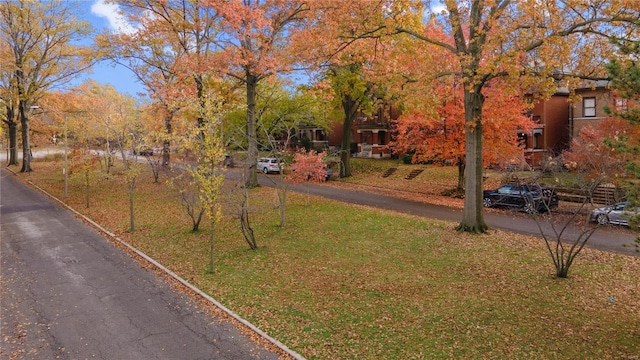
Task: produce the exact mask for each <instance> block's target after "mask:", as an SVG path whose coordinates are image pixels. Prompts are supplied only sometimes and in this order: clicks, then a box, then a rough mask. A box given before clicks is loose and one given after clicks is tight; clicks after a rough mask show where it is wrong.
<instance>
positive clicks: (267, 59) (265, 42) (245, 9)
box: [203, 0, 309, 187]
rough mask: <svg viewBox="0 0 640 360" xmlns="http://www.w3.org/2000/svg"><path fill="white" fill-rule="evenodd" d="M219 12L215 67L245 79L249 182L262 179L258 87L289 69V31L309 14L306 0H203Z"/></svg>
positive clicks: (291, 58) (292, 58)
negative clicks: (258, 172)
mask: <svg viewBox="0 0 640 360" xmlns="http://www.w3.org/2000/svg"><path fill="white" fill-rule="evenodd" d="M203 3H204V4H205V5H208V6H210V7H211V8H213V9H215V10H216V12H217V14H218V16H219V17H220V19H219V20H220V21H219V25H220V29H221V31H220V34H219V35H218V37H217V39H216V57H215V59H212V61H211V63H210V64H211V65H212V69H214V70H216V71H219V73H220V74H223V75H225V76H228V77H229V78H231V79H233V80H235V81H236V82H237V83H239V84H242V85H243V86H244V87H245V90H246V93H245V95H246V111H247V119H246V129H245V131H246V136H247V142H248V149H247V150H248V153H247V166H246V167H245V177H244V178H245V185H246V186H247V187H254V186H257V185H258V178H257V175H256V171H255V166H256V162H257V159H258V142H257V136H256V128H257V125H256V121H257V120H256V90H257V87H258V84H259V83H260V82H261V81H263V80H265V79H267V78H269V77H272V76H276V75H280V74H286V73H289V72H290V71H291V70H292V66H293V65H294V64H295V63H297V62H298V58H297V56H295V54H292V52H291V51H290V49H289V43H290V37H291V36H292V34H294V33H295V31H296V29H297V25H298V24H299V23H300V22H301V21H302V19H303V18H304V16H306V14H307V12H308V10H309V6H308V4H307V3H306V2H304V1H298V0H280V1H260V0H245V1H220V0H209V1H205V2H203Z"/></svg>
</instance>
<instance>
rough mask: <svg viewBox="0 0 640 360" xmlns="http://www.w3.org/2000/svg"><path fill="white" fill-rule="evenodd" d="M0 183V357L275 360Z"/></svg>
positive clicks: (55, 212) (33, 196)
mask: <svg viewBox="0 0 640 360" xmlns="http://www.w3.org/2000/svg"><path fill="white" fill-rule="evenodd" d="M0 177H1V178H0V238H1V239H2V240H1V242H0V246H1V248H0V274H1V277H0V285H1V288H2V293H1V302H2V306H1V307H0V308H1V310H0V311H1V313H0V315H1V316H0V318H1V319H2V322H1V328H0V333H1V336H0V358H2V359H58V358H62V359H91V358H95V359H277V358H278V356H277V355H276V354H275V353H273V352H270V351H267V350H266V349H265V347H264V346H262V345H260V344H257V343H255V342H254V341H253V340H252V339H251V337H250V336H248V335H245V333H244V332H241V331H240V330H239V329H238V328H237V327H236V326H235V325H234V324H235V322H234V323H232V322H231V321H230V320H229V318H227V317H226V316H224V315H221V316H214V315H212V313H211V312H209V311H208V310H207V309H205V308H203V307H201V306H200V305H199V304H198V303H196V302H195V301H194V300H193V298H191V297H190V296H189V295H185V294H184V293H182V292H181V291H178V290H177V289H176V288H175V287H174V286H173V285H171V284H169V283H168V281H166V280H164V278H161V277H160V276H158V275H156V273H155V272H154V271H150V269H147V268H145V267H143V266H142V265H141V264H140V263H139V262H137V261H136V260H134V259H132V258H131V256H129V255H127V254H126V253H125V252H123V251H122V250H120V249H119V248H117V247H115V246H114V245H113V244H112V243H111V242H109V241H108V240H107V239H105V238H104V237H103V236H101V235H100V234H98V233H97V232H96V231H95V230H94V229H93V228H90V227H88V226H87V225H85V224H84V223H83V222H82V221H80V220H78V219H76V218H75V217H74V216H73V215H72V214H71V213H70V212H69V211H67V210H65V209H62V208H61V207H59V206H58V205H57V204H54V203H53V202H52V201H51V200H49V199H48V198H46V197H45V196H43V195H41V194H40V193H38V192H36V191H34V190H32V189H30V188H28V187H27V186H25V185H23V184H22V183H20V182H19V181H18V180H16V179H15V178H14V176H13V175H11V174H10V173H9V172H8V171H7V170H4V169H3V170H0ZM255 335H256V334H252V336H253V337H255Z"/></svg>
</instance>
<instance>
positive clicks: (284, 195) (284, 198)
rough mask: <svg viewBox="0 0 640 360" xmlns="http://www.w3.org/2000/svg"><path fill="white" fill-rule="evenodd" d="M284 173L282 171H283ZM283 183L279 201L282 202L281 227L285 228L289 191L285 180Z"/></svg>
mask: <svg viewBox="0 0 640 360" xmlns="http://www.w3.org/2000/svg"><path fill="white" fill-rule="evenodd" d="M281 172H282V171H281ZM281 181H282V184H283V185H282V188H281V189H280V190H279V191H278V192H279V194H278V199H279V201H280V227H281V228H283V227H284V225H285V213H284V211H285V203H286V201H287V189H286V187H285V186H286V185H284V180H281Z"/></svg>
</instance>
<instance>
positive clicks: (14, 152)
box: [8, 120, 18, 165]
mask: <svg viewBox="0 0 640 360" xmlns="http://www.w3.org/2000/svg"><path fill="white" fill-rule="evenodd" d="M8 126H9V163H8V165H18V123H16V121H15V120H11V121H10V122H9V123H8Z"/></svg>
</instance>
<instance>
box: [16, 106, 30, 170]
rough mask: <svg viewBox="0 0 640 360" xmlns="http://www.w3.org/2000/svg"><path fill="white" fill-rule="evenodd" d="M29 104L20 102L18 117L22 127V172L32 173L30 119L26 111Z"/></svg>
mask: <svg viewBox="0 0 640 360" xmlns="http://www.w3.org/2000/svg"><path fill="white" fill-rule="evenodd" d="M26 106H27V104H26V103H25V102H24V101H22V100H20V102H19V103H18V115H19V116H20V125H21V127H22V169H20V172H31V171H33V169H32V168H31V140H30V138H29V117H28V116H27V112H26V111H25V107H26Z"/></svg>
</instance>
